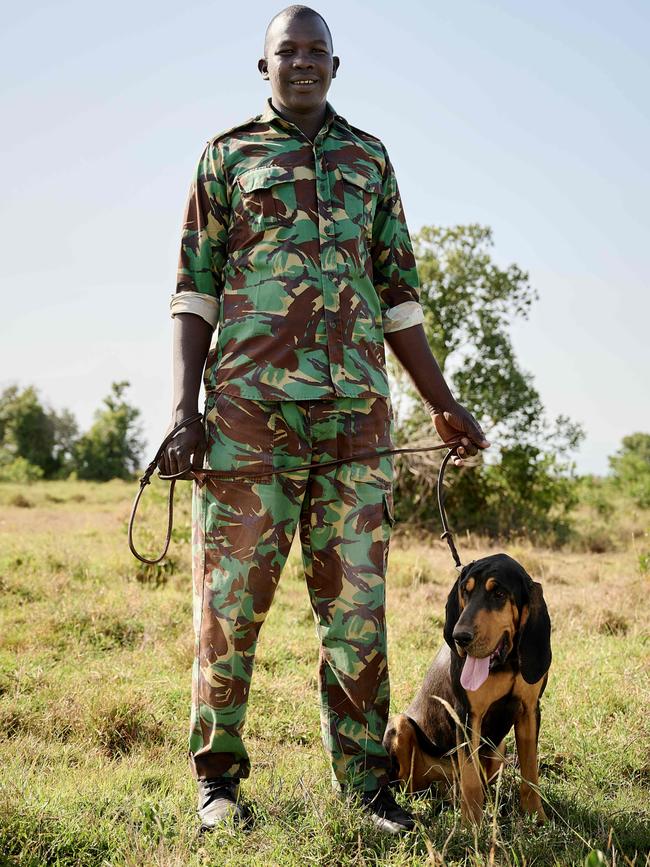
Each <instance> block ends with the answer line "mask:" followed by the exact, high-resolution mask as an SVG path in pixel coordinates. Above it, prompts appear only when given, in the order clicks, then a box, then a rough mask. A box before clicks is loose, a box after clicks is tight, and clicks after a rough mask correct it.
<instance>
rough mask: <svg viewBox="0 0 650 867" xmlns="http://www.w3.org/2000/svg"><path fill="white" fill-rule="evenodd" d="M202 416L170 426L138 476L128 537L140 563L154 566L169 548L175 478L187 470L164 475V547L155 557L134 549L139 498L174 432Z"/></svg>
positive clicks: (172, 523) (196, 415) (132, 551)
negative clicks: (165, 527) (168, 483)
mask: <svg viewBox="0 0 650 867" xmlns="http://www.w3.org/2000/svg"><path fill="white" fill-rule="evenodd" d="M202 418H203V415H202V413H200V412H197V413H196V414H195V415H191V416H189V417H188V418H184V419H183V421H182V422H180V423H179V424H177V425H176V427H175V428H172V429H171V430H170V431H169V433H168V434H167V436H166V437H165V439H164V440H163V441H162V442H161V443H160V445H159V446H158V451H157V452H156V454H155V457H154V459H153V460H152V461H151V463H150V464H149V466H148V467H147V469H146V470H145V471H144V473H143V474H142V476H141V478H140V489H139V490H138V493H137V494H136V495H135V500H134V501H133V505H132V506H131V514H130V515H129V528H128V538H129V549H130V551H131V553H132V554H133V556H134V557H136V558H137V559H138V560H139V561H140V562H141V563H147V564H148V565H149V566H155V565H156V563H160V561H161V560H162V559H163V558H164V556H165V554H166V553H167V549H168V548H169V543H170V541H171V538H172V529H173V526H174V488H175V487H176V479H178V478H180V477H181V476H184V475H185V473H186V472H187V471H186V470H183V472H182V473H177V474H176V475H175V476H166V478H168V479H170V481H171V484H170V485H169V494H168V495H167V536H166V537H165V547H164V548H163V550H162V554H161V555H160V556H159V557H156V558H155V559H149V558H148V557H144V556H143V555H142V554H140V553H139V551H137V550H136V547H135V545H134V544H133V524H134V523H135V515H136V512H137V511H138V506H139V504H140V499H141V497H142V494H143V492H144V489H145V488H146V487H147V485H150V484H151V477H152V476H153V474H154V471H155V469H156V467H157V466H158V461H159V460H160V459H161V457H162V456H163V452H164V451H165V449H166V448H167V446H168V445H169V443H170V442H171V441H172V440H173V439H174V437H175V436H176V434H177V433H180V432H181V431H182V430H183V428H186V427H188V425H191V424H194V422H195V421H200V420H201V419H202Z"/></svg>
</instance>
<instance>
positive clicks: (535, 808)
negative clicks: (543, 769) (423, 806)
mask: <svg viewBox="0 0 650 867" xmlns="http://www.w3.org/2000/svg"><path fill="white" fill-rule="evenodd" d="M445 615H446V617H445V626H444V638H445V642H446V644H443V645H442V647H441V649H440V650H439V652H438V655H437V656H436V658H435V659H434V661H433V663H432V665H431V667H430V668H429V670H428V672H427V674H426V676H425V679H424V682H423V684H422V686H421V688H420V691H419V692H418V694H417V695H416V696H415V698H414V699H413V701H412V702H411V704H410V706H409V707H408V708H407V709H406V713H403V714H399V715H398V716H395V717H393V718H392V719H391V720H390V721H389V723H388V727H387V729H386V734H385V736H384V745H385V746H386V748H387V750H388V752H389V753H390V755H391V757H392V761H393V772H394V778H395V779H396V780H400V781H402V782H403V783H405V784H406V786H407V788H408V790H409V791H410V792H416V791H420V790H422V789H425V788H427V787H428V786H429V785H430V784H431V783H432V782H442V783H446V784H447V785H450V784H451V783H452V782H453V780H454V779H455V778H456V779H458V780H459V781H460V793H461V814H462V818H463V822H464V824H471V823H473V822H474V823H478V822H480V820H481V816H482V813H483V802H484V798H485V785H484V784H485V782H489V781H490V780H491V779H492V778H493V777H494V776H495V775H496V773H497V771H498V770H499V768H500V766H501V764H502V763H503V758H504V752H503V751H504V738H505V736H506V735H507V733H508V732H509V731H510V729H511V728H512V726H513V725H514V728H515V741H516V744H517V753H518V755H519V765H520V768H521V775H522V783H521V788H520V802H521V808H522V810H523V811H524V812H525V813H536V814H537V818H538V821H539V822H543V821H545V819H546V816H545V815H544V810H543V808H542V802H541V799H540V796H539V792H538V789H537V784H538V776H537V769H538V760H537V739H538V734H539V724H540V710H539V699H540V696H541V695H542V693H543V692H544V688H545V686H546V681H547V677H548V670H549V667H550V664H551V621H550V619H549V615H548V611H547V609H546V603H545V602H544V596H543V594H542V586H541V584H538V583H535V582H533V581H532V579H531V578H530V576H529V575H528V573H527V572H526V571H525V569H524V568H523V567H522V566H521V565H520V564H519V563H517V561H516V560H513V559H512V558H511V557H508V556H507V555H506V554H494V555H492V556H489V557H484V558H482V559H481V560H476V561H474V562H472V563H470V564H469V565H468V566H465V567H464V568H463V570H462V572H461V574H460V576H459V578H458V580H457V581H456V583H455V584H454V587H453V588H452V590H451V593H450V594H449V598H448V599H447V605H446V609H445ZM438 699H441V701H440V700H438ZM450 711H451V713H450ZM459 723H460V725H459Z"/></svg>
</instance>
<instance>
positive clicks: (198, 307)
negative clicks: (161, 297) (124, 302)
mask: <svg viewBox="0 0 650 867" xmlns="http://www.w3.org/2000/svg"><path fill="white" fill-rule="evenodd" d="M228 223H229V204H228V190H227V182H226V178H225V174H224V169H223V163H222V158H221V153H220V149H219V145H218V143H216V142H214V143H208V145H207V147H206V148H205V149H204V151H203V153H202V154H201V158H200V159H199V162H198V165H197V168H196V172H195V175H194V178H193V180H192V185H191V187H190V193H189V196H188V199H187V204H186V206H185V217H184V220H183V230H182V235H181V249H180V256H179V263H178V274H177V280H176V295H175V296H173V297H172V302H171V305H170V307H171V315H172V316H175V315H177V314H178V313H195V314H196V315H198V316H201V317H202V318H203V319H205V320H206V322H209V323H210V324H211V325H212V327H213V328H214V327H215V326H216V324H217V321H218V318H219V302H220V299H221V294H222V291H223V268H224V265H225V262H226V259H227V255H228Z"/></svg>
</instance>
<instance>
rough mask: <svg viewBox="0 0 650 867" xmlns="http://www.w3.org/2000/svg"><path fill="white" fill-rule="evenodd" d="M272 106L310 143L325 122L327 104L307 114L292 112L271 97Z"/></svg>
mask: <svg viewBox="0 0 650 867" xmlns="http://www.w3.org/2000/svg"><path fill="white" fill-rule="evenodd" d="M271 105H272V106H273V108H274V109H275V110H276V111H277V112H279V114H281V115H282V117H283V118H284V119H285V120H288V121H290V122H291V123H293V124H295V125H296V126H297V127H298V129H299V130H300V131H301V132H303V133H304V134H305V135H306V136H307V138H308V139H309V140H310V141H313V140H314V139H315V138H316V135H317V134H318V131H319V130H320V129H321V127H322V126H323V123H324V122H325V116H326V114H327V103H326V102H323V103H321V104H320V105H317V106H316V107H315V108H313V109H310V110H309V111H306V112H298V111H292V109H290V108H287V107H286V105H283V104H282V103H281V102H280V100H279V99H276V97H274V96H273V97H271Z"/></svg>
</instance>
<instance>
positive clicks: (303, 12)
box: [264, 3, 334, 57]
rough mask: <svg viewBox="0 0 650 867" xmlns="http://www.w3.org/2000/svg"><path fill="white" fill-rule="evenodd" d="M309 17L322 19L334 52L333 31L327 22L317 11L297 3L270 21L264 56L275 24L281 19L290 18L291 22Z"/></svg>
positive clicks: (265, 39)
mask: <svg viewBox="0 0 650 867" xmlns="http://www.w3.org/2000/svg"><path fill="white" fill-rule="evenodd" d="M307 15H313V16H314V17H315V18H320V20H321V21H322V22H323V24H324V25H325V30H327V35H328V37H329V40H330V48H331V49H332V51H333V50H334V42H333V40H332V31H331V30H330V29H329V27H328V24H327V21H326V20H325V19H324V18H323V16H322V15H321V14H320V12H317V11H316V10H315V9H312V8H311V7H309V6H301V5H300V4H298V3H296V4H294V5H292V6H287V8H286V9H283V10H282V11H281V12H278V14H277V15H274V16H273V18H271V20H270V21H269V25H268V27H267V28H266V33H265V34H264V56H265V57H266V52H267V48H268V42H269V33H270V32H271V28H272V27H273V25H274V24H275V22H276V21H277V20H278V19H280V18H288V19H289V21H293V20H294V19H295V18H304V17H306V16H307Z"/></svg>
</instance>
